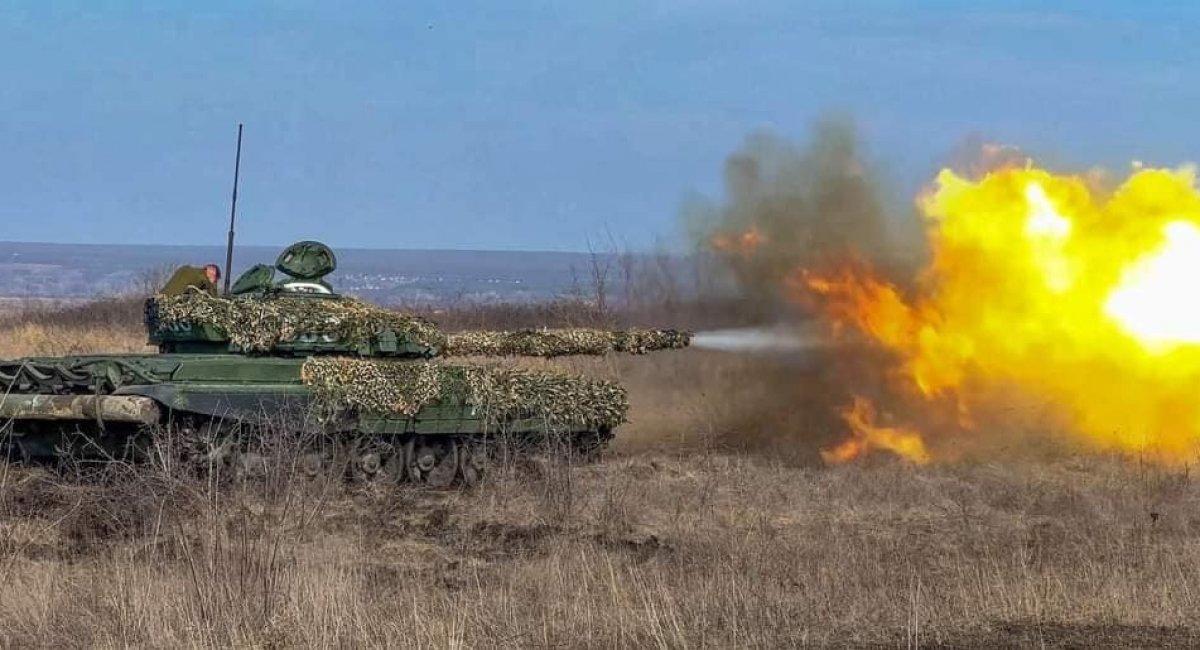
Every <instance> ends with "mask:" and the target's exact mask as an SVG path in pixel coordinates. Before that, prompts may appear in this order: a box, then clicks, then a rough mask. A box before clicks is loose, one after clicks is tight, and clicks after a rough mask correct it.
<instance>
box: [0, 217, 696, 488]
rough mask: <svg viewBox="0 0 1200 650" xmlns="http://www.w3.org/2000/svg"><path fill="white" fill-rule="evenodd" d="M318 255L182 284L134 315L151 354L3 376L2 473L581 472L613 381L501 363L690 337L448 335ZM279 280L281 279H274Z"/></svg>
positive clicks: (298, 253) (454, 477) (297, 249)
mask: <svg viewBox="0 0 1200 650" xmlns="http://www.w3.org/2000/svg"><path fill="white" fill-rule="evenodd" d="M336 267H337V259H336V256H335V255H334V253H333V251H332V250H330V249H329V248H328V247H327V246H325V245H323V244H321V243H319V242H312V241H304V242H298V243H296V244H293V245H292V246H289V247H288V248H287V249H285V250H284V251H283V252H282V253H281V254H280V256H279V258H278V259H277V260H276V262H275V264H274V265H273V266H271V265H266V264H259V265H256V266H254V267H252V268H251V269H250V270H248V271H246V272H245V273H244V274H243V275H242V276H241V277H240V278H238V280H237V281H236V282H235V283H234V284H233V286H232V288H231V290H230V292H229V294H228V295H218V293H217V291H216V288H215V287H214V286H211V285H208V286H204V281H203V276H201V277H200V279H199V280H198V281H196V282H191V283H190V284H189V283H183V285H184V286H181V284H180V283H179V282H173V283H170V284H169V286H170V287H171V290H170V291H169V292H165V293H160V294H158V295H155V296H153V297H151V298H148V299H147V301H146V304H145V324H146V328H147V333H148V336H149V342H150V343H151V344H152V345H154V346H157V348H158V351H157V353H152V354H101V355H87V356H68V357H42V358H24V359H16V360H12V361H0V434H2V435H0V444H2V448H3V452H4V453H6V454H7V455H8V457H9V458H10V459H14V460H22V461H43V462H44V461H55V460H62V459H71V460H77V461H91V460H101V461H102V460H108V459H124V460H137V459H144V458H146V457H147V456H148V455H149V454H151V453H156V452H157V453H161V452H162V450H163V449H169V450H170V451H171V454H170V457H171V458H183V459H186V460H187V461H189V462H192V463H194V464H195V465H196V466H197V467H198V468H205V469H208V470H210V471H211V470H213V469H214V468H220V469H224V468H230V469H232V470H234V471H248V468H251V467H253V466H255V464H256V463H259V462H261V461H262V460H263V459H264V458H265V456H264V454H263V452H262V449H261V447H262V443H263V441H264V440H266V439H267V437H268V436H270V435H275V436H278V435H279V432H281V431H282V432H285V435H286V436H289V439H292V438H295V439H300V440H302V441H304V445H305V449H306V452H305V454H304V456H303V458H304V459H305V466H306V467H307V466H310V465H311V467H312V468H314V469H315V468H319V467H321V466H323V465H324V464H325V463H329V462H336V463H339V464H340V463H345V467H346V469H347V472H348V473H349V474H350V475H351V476H354V477H357V478H359V479H363V480H370V481H377V480H381V481H409V482H416V483H423V484H428V485H433V486H448V485H452V484H468V485H470V484H475V483H478V482H479V480H480V479H481V478H482V476H483V474H484V472H485V468H486V467H487V466H488V464H489V461H490V460H491V459H493V458H494V456H495V453H496V451H497V450H498V449H503V450H504V452H505V453H506V454H507V453H510V452H511V451H513V450H521V449H529V448H531V447H537V448H539V449H545V448H553V449H557V450H565V451H566V452H567V453H571V454H576V455H582V456H584V457H593V456H594V455H595V454H597V453H598V452H599V451H601V450H602V449H603V448H604V447H605V445H607V444H608V442H609V441H610V439H611V438H612V437H613V435H614V432H615V430H616V429H617V427H619V426H620V425H621V424H623V423H624V422H625V421H626V412H627V400H626V392H625V390H624V388H623V387H622V386H620V385H619V384H617V383H615V382H610V381H604V380H599V379H593V378H586V377H581V376H574V375H569V374H565V373H561V372H555V371H544V370H529V369H522V368H520V367H518V366H519V364H518V365H514V364H511V363H501V362H500V361H498V360H497V359H496V358H497V357H511V356H537V357H554V356H563V355H574V354H609V353H617V352H626V353H634V354H641V353H647V352H651V351H654V350H660V349H677V348H682V347H686V346H687V345H688V344H689V341H690V334H689V333H688V332H683V331H676V330H625V331H606V330H592V329H560V330H552V329H541V330H522V331H511V332H461V333H454V334H449V335H448V334H446V333H444V332H443V331H442V330H441V329H440V328H439V327H438V326H437V325H436V324H435V323H434V322H432V321H429V320H427V319H424V318H420V317H417V316H414V315H410V314H404V313H399V312H395V311H391V310H386V309H382V308H379V307H376V306H373V305H371V304H368V303H366V302H363V301H360V300H358V299H355V298H352V297H348V296H343V295H339V294H337V293H336V292H335V291H334V289H333V287H332V286H331V285H330V283H329V282H328V281H327V280H326V277H327V276H328V275H329V274H330V273H332V272H333V271H334V270H335V269H336ZM279 274H282V276H283V277H282V278H279V279H277V276H278V275H279Z"/></svg>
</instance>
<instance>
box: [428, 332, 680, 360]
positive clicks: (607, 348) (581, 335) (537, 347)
mask: <svg viewBox="0 0 1200 650" xmlns="http://www.w3.org/2000/svg"><path fill="white" fill-rule="evenodd" d="M691 338H692V334H691V332H687V331H681V330H673V329H627V330H600V329H587V328H567V329H536V330H535V329H525V330H515V331H474V332H472V331H468V332H458V333H454V334H449V335H447V336H446V349H445V353H446V354H447V355H450V356H495V357H504V356H532V357H560V356H572V355H604V354H609V353H613V352H627V353H630V354H646V353H647V352H652V351H655V350H677V349H681V348H685V347H687V346H688V345H690V343H691Z"/></svg>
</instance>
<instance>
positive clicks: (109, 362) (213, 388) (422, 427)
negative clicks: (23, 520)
mask: <svg viewBox="0 0 1200 650" xmlns="http://www.w3.org/2000/svg"><path fill="white" fill-rule="evenodd" d="M307 361H308V360H307V359H305V358H288V357H246V356H244V355H237V354H147V355H119V356H116V355H94V356H77V357H53V358H29V359H20V360H16V361H8V362H0V433H2V434H3V436H0V451H3V453H4V454H5V455H7V456H8V457H9V458H20V459H24V460H28V461H41V462H45V461H56V460H63V459H64V458H66V457H69V458H71V459H75V460H79V459H83V460H89V459H108V458H122V459H139V458H144V457H146V456H147V455H148V454H149V453H150V452H151V450H153V449H155V448H156V447H160V446H161V441H162V438H163V437H164V436H168V437H170V439H171V440H179V439H181V436H180V434H183V435H182V438H186V439H187V441H188V442H187V444H188V445H189V446H190V447H192V448H193V449H192V451H193V452H197V450H198V453H192V454H191V455H192V456H193V457H194V458H196V459H198V460H199V461H201V462H203V463H208V464H212V463H213V462H218V463H220V464H224V465H228V464H230V463H233V464H235V465H236V464H237V463H238V462H239V461H238V456H239V454H243V453H246V452H247V450H248V449H249V448H250V447H253V446H254V442H255V440H258V439H262V438H264V437H266V436H268V435H271V434H272V433H275V434H278V433H279V432H280V431H283V432H286V435H288V436H290V437H293V438H296V439H304V440H308V441H310V442H319V443H321V445H322V446H323V447H327V448H328V447H330V445H329V444H328V443H330V442H332V443H336V445H334V446H336V447H338V448H341V449H352V450H360V451H359V452H351V454H350V462H351V465H353V466H354V467H355V468H356V471H357V473H358V474H368V475H369V474H377V473H386V474H387V475H388V477H389V478H392V479H396V478H397V477H399V478H401V479H404V480H414V481H421V482H434V480H433V479H437V481H439V482H441V483H447V484H448V483H451V482H455V481H462V480H464V479H465V478H466V477H467V476H468V475H472V476H474V477H475V478H476V479H477V478H478V476H479V475H480V473H481V462H480V461H481V458H480V457H481V454H483V453H484V452H483V451H482V450H483V448H485V447H486V446H488V445H494V444H496V443H498V442H499V441H501V440H503V441H510V442H511V441H517V442H519V443H521V444H522V445H528V444H530V443H539V442H546V441H549V440H552V439H553V440H554V441H555V442H563V441H565V442H567V443H569V446H570V447H571V448H572V449H577V450H580V451H587V452H588V453H594V451H596V450H597V449H598V448H599V447H602V446H603V444H604V443H605V442H606V441H607V440H608V439H609V438H611V436H612V430H611V427H607V426H600V427H562V426H551V425H550V424H549V423H548V422H547V421H546V420H545V419H542V418H538V417H508V418H506V419H504V420H503V421H502V422H497V421H495V420H494V419H490V418H488V417H486V414H485V413H484V412H482V411H481V409H479V408H478V407H477V406H476V405H474V404H471V403H468V402H467V401H464V400H463V399H461V397H459V396H451V395H446V396H441V397H439V398H435V399H432V400H429V402H428V403H426V404H423V405H422V406H421V408H419V409H417V410H416V411H415V412H412V413H407V414H406V413H397V412H380V411H371V410H364V409H361V408H357V407H354V406H351V405H346V404H337V403H330V402H329V401H328V400H325V399H322V397H321V395H319V393H318V392H317V391H314V390H313V388H312V387H311V386H309V385H306V383H305V381H304V364H305V363H306V362H307ZM401 363H403V362H401ZM414 363H417V362H414ZM551 434H553V435H551ZM231 441H234V442H231ZM355 453H357V455H355ZM446 463H451V464H452V465H454V471H450V470H447V469H445V468H444V467H443V465H445V464H446ZM397 467H399V468H400V469H397ZM385 469H386V470H387V471H386V472H384V470H385ZM435 474H436V476H435ZM448 476H449V477H451V478H449V479H448V478H447V477H448Z"/></svg>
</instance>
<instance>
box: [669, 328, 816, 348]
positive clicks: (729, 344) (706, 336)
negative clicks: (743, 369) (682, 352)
mask: <svg viewBox="0 0 1200 650" xmlns="http://www.w3.org/2000/svg"><path fill="white" fill-rule="evenodd" d="M828 345H829V341H828V340H827V339H826V338H825V337H823V336H821V335H819V334H816V333H813V332H805V331H803V330H800V329H797V328H795V327H792V326H789V327H787V328H782V327H742V328H736V329H725V330H709V331H707V332H698V333H696V334H695V335H693V337H692V347H697V348H706V349H709V350H723V351H726V352H766V353H771V352H791V353H795V352H806V351H809V350H816V349H819V348H823V347H826V346H828Z"/></svg>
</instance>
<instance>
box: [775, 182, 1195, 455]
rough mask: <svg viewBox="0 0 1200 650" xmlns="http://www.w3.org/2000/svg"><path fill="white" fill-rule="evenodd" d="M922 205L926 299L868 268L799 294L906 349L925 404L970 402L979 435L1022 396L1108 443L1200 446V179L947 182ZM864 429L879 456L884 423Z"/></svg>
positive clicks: (803, 280)
mask: <svg viewBox="0 0 1200 650" xmlns="http://www.w3.org/2000/svg"><path fill="white" fill-rule="evenodd" d="M918 205H919V207H920V208H921V211H922V213H923V215H924V216H925V218H926V220H927V224H928V237H929V240H930V244H931V250H932V252H933V255H932V258H931V261H930V264H929V265H928V267H927V268H926V269H925V270H924V272H923V273H922V275H921V276H920V279H919V282H918V285H917V287H916V290H915V291H914V292H913V295H911V296H909V295H905V294H904V293H903V292H902V291H901V290H900V289H899V288H897V287H896V286H894V285H892V284H890V283H888V282H887V281H885V280H883V279H881V278H880V277H878V276H876V275H875V274H873V273H872V271H871V269H869V268H864V267H861V266H854V265H847V266H846V267H845V268H842V269H839V270H836V271H834V272H831V273H824V274H812V273H800V274H799V276H798V277H799V280H796V281H793V282H792V283H791V286H792V288H793V290H794V291H800V292H802V293H804V294H805V295H806V296H810V297H812V296H815V297H816V298H818V302H819V304H820V306H821V307H822V308H823V309H824V312H825V313H826V314H827V315H828V316H829V318H830V319H831V321H832V322H834V323H836V324H838V325H839V326H841V327H845V326H847V325H848V326H852V327H854V328H856V329H857V330H859V331H861V332H862V333H864V334H865V335H867V336H868V337H869V338H870V339H872V340H874V341H876V342H877V343H878V344H880V345H882V346H884V347H885V348H887V349H889V350H891V351H893V352H894V353H895V357H896V359H897V360H898V363H897V365H896V367H895V369H894V370H895V372H896V374H897V376H898V377H900V379H901V381H902V382H903V383H904V384H907V385H908V386H910V387H912V388H915V389H916V393H917V394H920V395H924V396H925V398H926V399H930V400H932V399H933V398H934V397H938V396H943V395H946V394H950V395H952V396H954V397H955V398H957V401H958V403H959V404H960V405H962V407H963V411H964V412H963V417H962V418H961V421H962V422H963V423H964V426H971V425H970V424H969V423H970V422H971V421H972V418H971V416H970V414H971V413H972V412H973V411H975V410H977V409H978V407H981V406H984V405H985V404H984V401H986V399H988V398H987V397H986V396H987V395H989V394H991V395H994V394H996V393H997V392H998V391H1003V390H1011V389H1012V387H1014V386H1015V387H1016V389H1017V390H1019V391H1025V392H1027V393H1028V394H1030V395H1036V396H1039V397H1043V398H1047V399H1049V400H1050V401H1051V402H1052V403H1053V404H1055V405H1057V407H1058V410H1059V411H1061V414H1062V415H1063V416H1064V417H1065V418H1067V419H1068V420H1069V421H1070V423H1071V427H1072V430H1073V432H1074V433H1076V434H1077V435H1078V436H1079V438H1080V439H1081V440H1084V441H1087V442H1089V443H1091V444H1094V445H1096V446H1099V447H1108V448H1117V449H1124V450H1153V451H1155V452H1157V453H1159V454H1161V455H1162V457H1164V458H1167V459H1173V460H1179V461H1182V460H1190V459H1191V458H1192V457H1193V455H1194V454H1195V453H1196V452H1197V451H1200V446H1198V445H1197V442H1200V308H1198V307H1197V306H1196V305H1197V300H1198V297H1197V296H1198V294H1200V193H1198V192H1197V191H1196V188H1195V186H1194V172H1193V170H1192V169H1181V170H1166V169H1150V168H1140V169H1136V170H1135V171H1134V172H1133V173H1132V175H1131V176H1130V177H1129V178H1127V179H1126V180H1125V182H1124V183H1123V184H1122V185H1120V187H1118V188H1117V189H1116V190H1115V191H1114V192H1111V193H1103V192H1102V191H1100V190H1098V189H1097V188H1096V185H1095V183H1093V182H1090V178H1089V177H1085V176H1065V175H1056V174H1052V173H1050V172H1047V171H1044V170H1041V169H1037V168H1034V167H1026V168H1022V169H1018V168H1007V169H1002V170H998V171H995V172H992V173H990V174H988V175H986V176H984V177H983V178H981V179H979V180H977V181H972V180H968V179H965V178H962V177H960V176H957V175H955V174H954V173H952V172H950V171H943V172H941V173H940V174H939V175H938V178H937V182H936V184H935V186H934V187H933V188H932V189H931V190H930V191H928V192H924V193H922V194H921V195H920V196H919V198H918ZM968 384H970V386H971V390H967V389H966V388H967V385H968ZM988 389H991V392H989V390H988ZM851 412H852V413H853V412H855V411H854V410H853V409H852V410H851ZM848 422H849V423H850V424H851V428H852V429H854V434H853V437H852V438H851V440H856V441H857V442H855V443H854V444H855V445H858V446H860V447H861V446H864V444H865V443H864V442H863V441H864V440H869V438H867V437H866V436H864V435H863V433H862V431H861V430H860V429H861V428H862V427H863V426H865V425H864V422H866V423H867V424H869V422H867V421H859V422H857V426H856V422H854V421H850V420H848ZM919 439H920V438H918V440H919ZM835 451H836V450H835ZM858 453H861V451H859V452H858ZM858 453H855V454H851V455H858ZM898 453H901V455H904V453H903V452H898ZM838 458H840V456H838V455H837V454H832V455H831V456H830V457H829V459H828V460H830V462H836V461H837V459H838Z"/></svg>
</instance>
